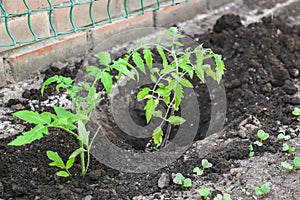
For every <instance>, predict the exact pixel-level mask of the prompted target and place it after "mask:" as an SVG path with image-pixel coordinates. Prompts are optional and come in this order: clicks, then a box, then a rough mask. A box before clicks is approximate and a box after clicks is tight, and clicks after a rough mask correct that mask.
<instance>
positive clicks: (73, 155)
mask: <svg viewBox="0 0 300 200" xmlns="http://www.w3.org/2000/svg"><path fill="white" fill-rule="evenodd" d="M82 152H86V150H85V149H84V148H79V149H76V150H75V151H73V153H72V154H71V155H70V156H69V159H70V158H76V157H77V156H78V155H79V154H81V153H82Z"/></svg>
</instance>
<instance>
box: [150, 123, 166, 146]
mask: <svg viewBox="0 0 300 200" xmlns="http://www.w3.org/2000/svg"><path fill="white" fill-rule="evenodd" d="M163 135H164V133H163V130H162V129H161V127H160V126H158V127H156V128H155V129H154V131H153V134H152V138H153V140H154V144H155V145H159V144H161V143H162V138H163Z"/></svg>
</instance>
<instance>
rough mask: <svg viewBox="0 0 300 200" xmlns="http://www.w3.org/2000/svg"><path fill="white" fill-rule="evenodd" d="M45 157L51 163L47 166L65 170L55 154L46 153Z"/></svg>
mask: <svg viewBox="0 0 300 200" xmlns="http://www.w3.org/2000/svg"><path fill="white" fill-rule="evenodd" d="M47 157H48V158H49V159H50V160H52V161H53V162H51V163H50V164H49V166H55V167H59V168H61V169H66V166H65V163H64V161H63V160H62V159H61V157H60V156H59V155H58V153H57V152H54V151H47Z"/></svg>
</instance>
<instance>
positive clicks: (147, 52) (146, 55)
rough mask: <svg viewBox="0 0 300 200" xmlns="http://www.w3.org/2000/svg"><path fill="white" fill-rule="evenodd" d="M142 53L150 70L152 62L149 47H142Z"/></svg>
mask: <svg viewBox="0 0 300 200" xmlns="http://www.w3.org/2000/svg"><path fill="white" fill-rule="evenodd" d="M143 54H144V59H145V61H146V64H147V65H148V67H149V70H150V72H151V71H152V63H153V58H152V52H151V50H150V49H149V48H144V50H143Z"/></svg>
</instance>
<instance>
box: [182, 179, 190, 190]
mask: <svg viewBox="0 0 300 200" xmlns="http://www.w3.org/2000/svg"><path fill="white" fill-rule="evenodd" d="M191 186H192V180H191V179H190V178H186V179H184V181H183V187H185V188H189V187H191Z"/></svg>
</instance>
